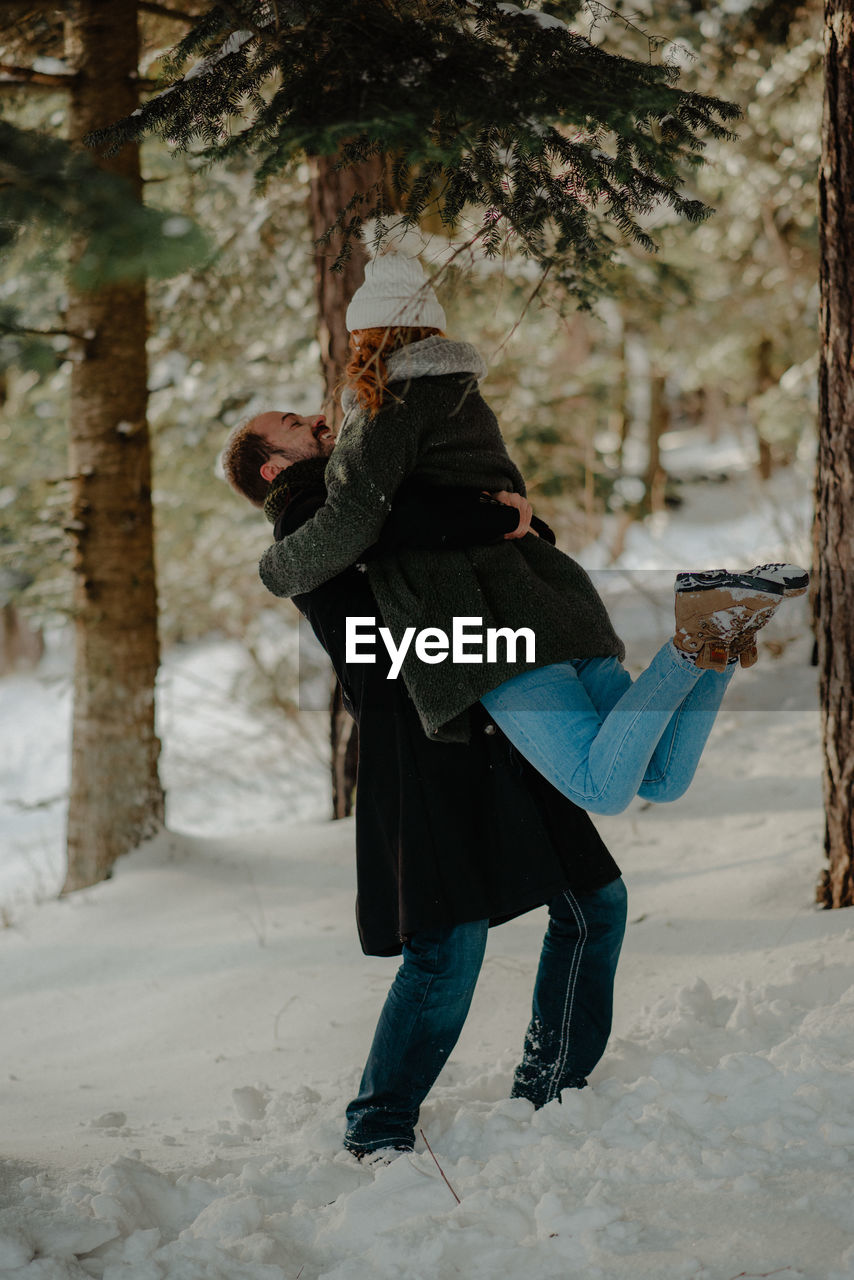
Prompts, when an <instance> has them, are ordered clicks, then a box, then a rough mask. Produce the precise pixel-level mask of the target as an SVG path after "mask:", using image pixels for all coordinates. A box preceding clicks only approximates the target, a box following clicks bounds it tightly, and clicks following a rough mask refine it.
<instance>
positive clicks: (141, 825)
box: [65, 0, 163, 891]
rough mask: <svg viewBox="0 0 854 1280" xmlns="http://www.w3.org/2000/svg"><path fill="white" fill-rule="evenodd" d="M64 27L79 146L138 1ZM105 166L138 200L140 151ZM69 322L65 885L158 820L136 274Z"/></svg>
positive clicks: (114, 97)
mask: <svg viewBox="0 0 854 1280" xmlns="http://www.w3.org/2000/svg"><path fill="white" fill-rule="evenodd" d="M69 36H70V45H71V49H70V52H71V58H72V65H73V67H74V70H75V72H76V75H75V78H74V85H73V88H72V90H71V101H70V113H69V120H70V130H69V131H70V139H69V140H70V142H71V143H72V145H73V144H74V143H75V142H76V143H78V145H80V144H82V139H83V137H84V136H85V135H86V134H88V133H90V132H91V131H92V129H93V127H97V124H98V123H100V122H101V121H103V120H104V118H105V117H107V118H109V116H110V115H111V114H116V113H117V112H120V111H127V109H128V107H132V104H133V101H134V99H135V98H136V97H137V95H138V90H137V88H136V86H135V84H134V77H135V74H136V71H137V66H138V61H139V44H138V35H137V4H136V0H113V3H112V4H110V5H109V6H105V5H103V4H99V3H97V0H77V2H76V3H75V4H74V5H73V6H72V12H71V16H70V22H69ZM109 167H110V169H111V170H112V172H114V173H116V174H118V175H120V176H121V177H122V178H123V179H124V180H125V181H127V182H128V183H129V184H130V186H131V187H132V189H133V191H134V193H135V194H136V196H137V198H140V194H141V183H140V170H139V152H138V148H136V147H129V148H127V149H125V151H124V152H123V153H122V156H121V157H118V158H116V159H114V160H113V161H111V162H110V163H109ZM79 253H80V254H83V255H85V253H86V247H85V243H84V244H81V245H80V248H79ZM68 324H69V328H70V329H71V330H75V331H78V332H80V333H81V334H82V335H83V340H84V344H85V345H84V351H83V359H82V360H80V361H78V362H77V363H76V364H75V366H74V372H73V376H72V383H71V436H70V451H69V461H70V474H71V477H72V481H71V483H72V492H71V520H70V522H69V523H70V527H71V529H72V530H73V531H74V536H75V555H74V584H75V586H74V610H75V635H76V646H75V655H76V657H75V671H74V723H73V731H72V747H71V792H70V796H69V806H68V875H67V878H66V882H65V889H66V891H67V890H70V889H79V888H81V887H83V886H85V885H88V884H94V883H96V882H97V881H99V880H103V879H104V877H105V876H107V875H108V874H109V872H110V868H111V867H112V865H113V863H114V862H115V860H116V858H117V857H118V856H119V855H120V854H122V853H125V852H127V851H128V850H129V849H132V848H133V847H134V846H135V845H137V844H138V843H139V841H140V840H141V839H143V838H144V837H145V836H147V835H151V834H153V832H154V831H156V829H157V827H158V826H159V825H160V824H161V823H162V821H163V791H162V788H161V786H160V780H159V777H158V771H157V762H158V756H159V751H160V744H159V741H158V739H157V737H156V736H155V731H154V681H155V677H156V675H157V667H158V662H159V645H158V633H157V593H156V584H155V576H154V538H153V529H152V518H151V456H150V448H149V439H148V430H147V422H146V403H147V395H148V392H147V385H146V382H147V362H146V355H145V342H146V335H147V320H146V299H145V283H144V281H142V282H131V283H120V284H113V285H108V286H104V287H102V288H99V289H95V290H91V289H79V288H78V289H72V291H71V294H70V297H69V307H68Z"/></svg>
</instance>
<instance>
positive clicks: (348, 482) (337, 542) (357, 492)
mask: <svg viewBox="0 0 854 1280" xmlns="http://www.w3.org/2000/svg"><path fill="white" fill-rule="evenodd" d="M416 460H417V438H416V435H415V432H414V431H413V430H411V429H410V424H409V423H408V422H407V420H406V414H405V412H403V411H399V412H394V413H390V412H389V413H380V414H378V415H377V416H376V417H375V418H371V419H369V418H368V417H367V415H365V414H364V413H356V414H355V415H354V416H353V418H352V419H351V420H350V422H348V424H347V426H346V428H345V429H344V430H343V431H342V433H341V436H340V438H339V440H338V443H337V444H336V446H335V449H334V451H333V453H332V456H331V457H330V459H329V463H328V464H327V467H326V487H327V496H326V502H325V503H324V505H323V506H322V507H320V509H319V510H318V511H317V512H316V513H315V514H314V515H313V516H312V517H311V518H310V519H309V520H307V521H306V522H305V523H304V524H303V525H302V526H301V527H300V528H299V529H297V530H295V531H294V532H293V533H290V534H288V536H287V537H284V538H282V539H281V541H279V542H275V543H273V545H272V546H271V547H268V548H267V550H266V551H265V552H264V554H263V556H262V557H261V562H260V565H259V572H260V574H261V580H262V582H263V583H264V585H265V587H266V588H267V590H268V591H271V592H272V593H273V595H275V596H295V595H301V594H302V593H303V592H306V591H312V590H313V589H314V588H315V587H318V586H320V584H321V583H323V582H326V581H328V580H329V579H330V578H334V577H335V576H336V575H337V574H339V573H341V572H342V571H343V570H344V569H346V568H347V567H348V566H349V565H351V564H353V563H354V562H355V561H356V560H358V559H359V558H360V557H361V555H362V553H363V552H364V551H366V550H367V548H368V547H370V546H372V545H373V543H375V542H376V540H377V538H378V537H379V536H380V532H381V530H382V527H383V525H384V524H385V521H386V519H387V518H388V515H389V512H390V511H391V506H392V499H393V497H394V495H395V493H396V492H397V490H398V489H399V488H400V486H401V484H402V483H403V481H404V480H405V479H406V477H407V476H408V475H409V474H410V473H411V472H412V471H413V470H414V468H415V463H416Z"/></svg>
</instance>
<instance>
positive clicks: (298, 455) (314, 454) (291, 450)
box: [281, 437, 332, 462]
mask: <svg viewBox="0 0 854 1280" xmlns="http://www.w3.org/2000/svg"><path fill="white" fill-rule="evenodd" d="M331 452H332V450H331V448H329V449H327V448H326V447H325V442H323V441H320V440H315V439H314V438H313V437H312V439H311V440H306V441H305V442H304V443H301V444H299V445H290V446H289V447H288V448H287V449H282V450H281V453H282V455H283V456H284V457H285V458H287V460H288V462H305V461H306V460H307V459H308V458H328V457H329V454H330V453H331Z"/></svg>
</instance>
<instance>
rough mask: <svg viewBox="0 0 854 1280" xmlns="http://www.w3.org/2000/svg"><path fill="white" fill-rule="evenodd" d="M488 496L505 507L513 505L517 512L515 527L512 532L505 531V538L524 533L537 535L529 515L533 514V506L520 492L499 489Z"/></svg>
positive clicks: (523, 534)
mask: <svg viewBox="0 0 854 1280" xmlns="http://www.w3.org/2000/svg"><path fill="white" fill-rule="evenodd" d="M490 496H491V497H493V498H495V500H496V502H503V503H504V505H505V506H506V507H515V508H516V509H517V511H518V512H519V524H518V526H517V528H515V529H514V530H513V532H512V533H505V535H504V537H505V538H524V536H525V534H526V533H532V534H533V535H534V537H535V538H537V537H539V534H538V533H537V531H536V529H532V528H531V516H532V515H533V514H534V508H533V507H532V506H531V504H530V502H529V501H528V499H527V498H523V497H522V495H521V493H509V492H508V491H507V490H506V489H499V491H498V492H497V493H493V494H491V495H490Z"/></svg>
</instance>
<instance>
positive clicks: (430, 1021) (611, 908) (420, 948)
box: [344, 879, 626, 1155]
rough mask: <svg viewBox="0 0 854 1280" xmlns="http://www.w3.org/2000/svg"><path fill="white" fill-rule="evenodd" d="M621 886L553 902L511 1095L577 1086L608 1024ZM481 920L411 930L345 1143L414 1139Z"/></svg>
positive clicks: (460, 1011)
mask: <svg viewBox="0 0 854 1280" xmlns="http://www.w3.org/2000/svg"><path fill="white" fill-rule="evenodd" d="M625 926H626V890H625V886H624V884H623V882H622V880H619V879H618V880H614V881H612V883H611V884H609V885H606V886H605V887H604V888H603V889H597V890H595V891H593V892H591V893H572V892H571V891H570V890H566V891H565V892H564V893H561V894H559V895H558V896H557V897H556V898H555V899H554V900H553V901H552V902H551V903H550V904H549V925H548V929H547V930H546V935H545V938H544V940H543V947H542V952H541V954H540V964H539V969H538V971H537V977H536V983H535V986H534V1000H533V1009H532V1014H531V1022H530V1025H529V1027H528V1031H527V1034H526V1036H525V1046H524V1052H523V1056H522V1061H521V1062H520V1064H519V1066H518V1067H517V1069H516V1075H515V1079H514V1082H513V1089H512V1096H513V1097H514V1098H528V1099H529V1100H530V1101H531V1102H533V1104H534V1106H535V1107H541V1106H545V1104H546V1103H547V1102H551V1101H552V1100H553V1099H554V1098H558V1097H559V1096H560V1091H561V1089H567V1088H582V1087H583V1085H584V1084H585V1083H586V1079H587V1076H588V1075H589V1073H590V1072H591V1071H592V1070H593V1068H594V1067H595V1065H596V1063H597V1062H598V1061H599V1059H600V1057H601V1056H602V1054H603V1052H604V1050H605V1045H606V1044H607V1042H608V1036H609V1034H610V1031H611V1014H612V1008H613V992H614V974H615V972H616V969H617V960H618V959H619V955H620V947H621V945H622V941H623V933H624V931H625ZM488 928H489V922H488V921H487V920H472V921H470V922H469V923H467V924H460V925H455V926H453V927H449V928H445V929H432V930H424V931H422V932H419V933H416V934H414V935H413V936H412V937H411V938H410V939H409V941H408V942H407V943H406V944H405V946H404V948H403V963H402V964H401V966H400V968H399V969H398V971H397V974H396V976H395V979H394V982H393V983H392V985H391V989H390V991H389V993H388V996H387V998H386V1002H385V1005H384V1007H383V1010H382V1013H381V1014H380V1020H379V1023H378V1024H377V1029H376V1032H375V1034H374V1041H373V1044H372V1045H371V1051H370V1054H369V1055H368V1061H367V1064H366V1066H365V1070H364V1073H363V1075H362V1081H361V1084H360V1086H359V1095H358V1097H357V1098H355V1099H354V1100H353V1101H352V1102H351V1103H350V1105H349V1107H348V1108H347V1133H346V1137H345V1139H344V1145H345V1146H346V1147H348V1148H349V1150H350V1151H353V1152H354V1153H355V1154H357V1155H358V1154H363V1153H365V1152H368V1151H375V1150H376V1149H377V1148H379V1147H388V1146H400V1147H411V1146H412V1143H413V1141H414V1137H415V1125H416V1124H417V1122H418V1112H419V1108H420V1106H421V1103H422V1102H423V1101H424V1099H425V1097H426V1096H427V1094H428V1092H429V1091H430V1089H431V1087H432V1085H433V1083H434V1081H435V1080H436V1077H437V1076H438V1075H439V1072H440V1071H441V1070H442V1067H443V1066H444V1065H445V1063H446V1062H447V1060H448V1057H449V1055H450V1053H451V1050H452V1049H453V1048H454V1045H455V1044H456V1043H457V1040H458V1038H459V1035H460V1032H461V1031H462V1028H463V1023H464V1022H465V1020H466V1015H467V1014H468V1011H469V1006H470V1004H471V1000H472V996H473V995H474V989H475V985H476V983H477V977H478V974H479V973H480V967H481V964H482V962H483V953H484V950H485V947H486V936H487V932H488Z"/></svg>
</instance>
